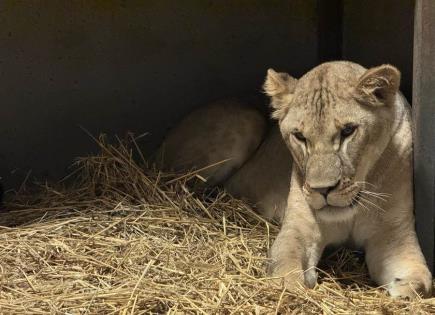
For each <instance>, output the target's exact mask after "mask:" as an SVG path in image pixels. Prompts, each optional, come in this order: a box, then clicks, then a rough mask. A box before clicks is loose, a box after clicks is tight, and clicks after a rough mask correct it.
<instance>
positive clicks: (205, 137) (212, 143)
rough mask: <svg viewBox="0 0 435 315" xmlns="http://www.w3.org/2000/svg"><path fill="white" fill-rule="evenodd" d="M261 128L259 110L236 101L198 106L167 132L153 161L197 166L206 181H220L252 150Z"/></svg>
mask: <svg viewBox="0 0 435 315" xmlns="http://www.w3.org/2000/svg"><path fill="white" fill-rule="evenodd" d="M265 129H266V120H265V118H264V117H263V116H262V114H261V113H260V112H258V111H257V110H255V109H254V108H252V107H249V106H245V105H242V104H240V103H239V102H237V101H233V100H227V101H221V102H218V103H215V104H212V105H209V106H206V107H202V108H200V109H198V110H196V111H194V112H192V113H191V114H189V115H188V116H187V117H186V118H184V119H183V120H182V121H181V122H180V123H179V124H178V125H177V126H175V128H173V129H172V130H171V131H170V132H169V134H168V135H167V137H166V138H165V140H164V142H163V144H162V146H161V147H160V149H159V151H158V157H157V164H158V165H159V166H160V167H161V168H162V169H164V170H174V171H180V172H183V171H190V170H201V171H199V172H198V173H199V175H200V176H202V177H203V178H205V179H206V180H207V185H209V186H213V185H217V184H221V183H222V182H223V181H225V180H226V179H227V178H228V177H229V176H230V175H232V173H233V172H234V171H235V170H237V169H238V168H240V167H241V166H242V164H243V163H244V162H245V161H246V160H247V159H248V158H249V157H250V156H251V155H252V154H253V153H254V151H255V150H256V149H257V147H258V146H259V145H260V143H261V141H262V139H263V135H264V133H265ZM213 165H214V166H213Z"/></svg>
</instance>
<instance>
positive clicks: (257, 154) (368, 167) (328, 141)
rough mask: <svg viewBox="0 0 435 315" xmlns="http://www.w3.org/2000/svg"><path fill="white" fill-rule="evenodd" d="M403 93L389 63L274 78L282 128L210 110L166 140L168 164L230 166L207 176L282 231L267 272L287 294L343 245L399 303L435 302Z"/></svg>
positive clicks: (313, 276) (220, 106)
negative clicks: (418, 226)
mask: <svg viewBox="0 0 435 315" xmlns="http://www.w3.org/2000/svg"><path fill="white" fill-rule="evenodd" d="M399 84H400V72H399V71H398V70H397V69H396V68H395V67H393V66H391V65H382V66H379V67H375V68H372V69H368V70H367V69H365V68H363V67H362V66H360V65H358V64H355V63H351V62H345V61H337V62H329V63H324V64H322V65H320V66H318V67H316V68H314V69H313V70H311V71H309V72H308V73H306V74H305V75H304V76H303V77H302V78H300V79H299V80H297V79H295V78H293V77H291V76H290V75H289V74H287V73H277V72H275V71H274V70H272V69H270V70H268V72H267V77H266V81H265V83H264V86H263V88H264V91H265V93H266V94H267V95H268V96H269V97H270V99H271V102H270V103H271V107H272V110H273V113H272V117H273V118H274V119H276V120H277V121H278V125H277V126H276V125H275V126H272V127H271V128H270V131H269V132H267V131H266V129H267V123H266V119H265V118H264V117H263V116H262V115H261V114H260V113H259V112H257V111H256V110H255V109H254V108H252V107H249V106H243V105H242V104H239V103H237V102H236V101H226V102H220V103H216V104H212V105H210V106H208V107H204V108H201V109H199V110H197V111H194V112H193V113H191V114H190V115H189V116H188V117H187V118H185V119H184V120H183V121H182V122H181V123H180V124H179V125H178V126H176V127H175V128H174V129H173V130H172V131H171V132H170V133H169V135H168V136H167V138H166V140H165V141H164V143H163V145H162V147H161V149H160V154H161V156H162V161H163V166H164V167H165V168H171V169H175V170H188V169H191V168H202V167H205V166H207V165H212V164H215V163H217V162H219V161H224V162H222V163H220V164H217V165H215V166H214V167H210V168H206V169H203V170H201V171H200V174H201V175H202V176H203V177H204V178H206V179H207V180H208V182H209V183H210V184H211V185H218V184H222V185H223V186H224V187H225V188H226V189H227V190H228V191H229V192H230V193H231V194H233V195H235V196H241V197H244V198H246V199H248V200H250V201H251V202H252V203H254V204H255V205H256V208H257V209H258V211H259V212H260V213H261V214H263V215H264V216H265V217H268V218H276V219H278V220H279V221H280V222H281V224H282V227H281V230H280V232H279V234H278V236H277V238H276V240H275V242H274V244H273V246H272V248H271V252H270V257H271V261H272V263H271V265H270V272H271V275H273V276H277V277H282V278H281V279H283V280H284V283H285V285H286V286H287V287H291V286H294V285H295V284H297V283H301V284H305V285H306V286H308V287H313V286H314V285H315V284H316V281H317V272H316V269H315V267H316V265H317V263H318V261H319V258H320V256H321V254H322V251H323V250H324V248H325V247H326V246H328V245H338V244H343V243H345V244H350V245H352V246H357V247H360V248H363V249H364V250H365V253H366V262H367V266H368V269H369V272H370V276H371V277H372V279H373V280H375V281H376V282H377V283H378V284H379V285H382V286H385V287H386V288H387V290H388V292H389V293H390V295H392V296H393V297H415V296H416V294H420V295H422V296H425V297H427V296H429V295H430V294H431V288H432V276H431V274H430V272H429V270H428V268H427V266H426V263H425V259H424V257H423V255H422V253H421V249H420V247H419V244H418V241H417V238H416V234H415V230H414V215H413V181H412V176H413V175H412V174H413V166H412V135H411V118H410V107H409V104H408V103H407V102H406V100H405V98H404V97H403V96H402V94H401V93H400V92H399ZM290 153H291V154H290ZM292 166H293V167H292ZM290 183H291V185H290Z"/></svg>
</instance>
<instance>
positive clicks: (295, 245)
mask: <svg viewBox="0 0 435 315" xmlns="http://www.w3.org/2000/svg"><path fill="white" fill-rule="evenodd" d="M310 231H311V232H312V230H311V228H310V227H308V226H299V227H296V226H295V225H293V224H288V225H283V227H282V229H281V231H280V232H279V234H278V236H277V238H276V239H275V242H274V243H273V245H272V248H271V252H270V258H271V260H272V262H271V265H270V267H269V273H270V274H271V275H272V276H273V277H283V280H284V284H285V286H286V287H294V286H295V285H297V284H298V283H299V284H302V285H305V286H307V287H309V288H312V287H314V286H315V285H316V283H317V271H316V266H317V263H318V261H319V259H320V256H321V255H322V249H323V248H322V246H320V244H319V243H317V242H316V241H314V240H313V239H312V237H311V235H310Z"/></svg>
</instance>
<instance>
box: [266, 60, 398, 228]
mask: <svg viewBox="0 0 435 315" xmlns="http://www.w3.org/2000/svg"><path fill="white" fill-rule="evenodd" d="M399 85H400V72H399V71H398V70H397V69H396V68H395V67H393V66H391V65H382V66H379V67H376V68H372V69H369V70H367V69H365V68H363V67H362V66H360V65H357V64H354V63H351V62H344V61H341V62H329V63H324V64H322V65H320V66H318V67H316V68H314V69H313V70H311V71H310V72H308V73H307V74H305V75H304V76H303V77H302V78H300V79H299V80H296V79H294V78H293V77H291V76H290V75H288V74H287V73H277V72H275V71H274V70H272V69H270V70H268V73H267V78H266V82H265V83H264V91H265V92H266V94H267V95H269V96H270V97H271V106H272V108H273V110H274V112H273V117H274V118H275V119H277V120H278V121H279V127H280V130H281V134H282V136H283V138H284V141H285V142H286V144H287V146H288V148H289V149H290V151H291V153H292V156H293V159H294V162H295V164H296V166H297V167H298V169H299V170H300V174H302V178H303V183H302V184H303V188H302V191H303V194H304V195H305V198H306V200H307V202H308V204H309V205H310V207H311V208H312V209H314V210H318V213H322V214H323V217H324V218H325V219H327V218H328V216H329V214H330V215H332V214H333V217H334V219H336V218H337V215H339V216H340V217H341V218H342V219H345V218H346V217H347V218H348V217H349V215H350V216H351V215H353V214H354V213H355V212H356V210H355V209H354V208H355V207H354V205H355V204H357V203H358V198H359V196H360V195H359V192H360V190H361V189H362V187H363V183H364V182H365V181H366V177H367V175H368V174H369V172H370V170H371V169H372V168H373V167H374V165H375V163H376V161H377V160H378V158H379V157H380V156H381V154H382V153H383V151H384V150H385V148H386V146H387V144H388V142H389V140H390V139H391V130H392V128H393V123H394V120H395V109H394V107H395V106H394V103H395V99H396V97H397V94H398V93H397V92H398V89H399ZM346 214H347V215H346ZM331 219H332V217H331Z"/></svg>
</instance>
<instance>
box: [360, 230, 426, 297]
mask: <svg viewBox="0 0 435 315" xmlns="http://www.w3.org/2000/svg"><path fill="white" fill-rule="evenodd" d="M381 234H382V235H381ZM366 261H367V265H368V268H369V272H370V276H371V277H372V279H373V280H375V281H376V282H377V283H378V284H379V285H385V286H386V288H387V290H388V292H389V293H390V295H391V296H393V297H410V298H413V297H415V296H416V293H418V294H419V295H422V296H424V297H428V296H430V295H431V290H432V276H431V274H430V271H429V270H428V268H427V266H426V262H425V259H424V257H423V254H422V253H421V250H420V246H419V245H418V241H417V237H416V235H415V232H414V230H413V228H412V227H411V226H408V228H406V227H403V226H402V227H400V228H398V227H397V228H390V229H388V228H385V229H384V230H383V232H382V233H380V234H379V235H375V236H374V237H372V238H371V239H369V240H368V242H367V245H366Z"/></svg>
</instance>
